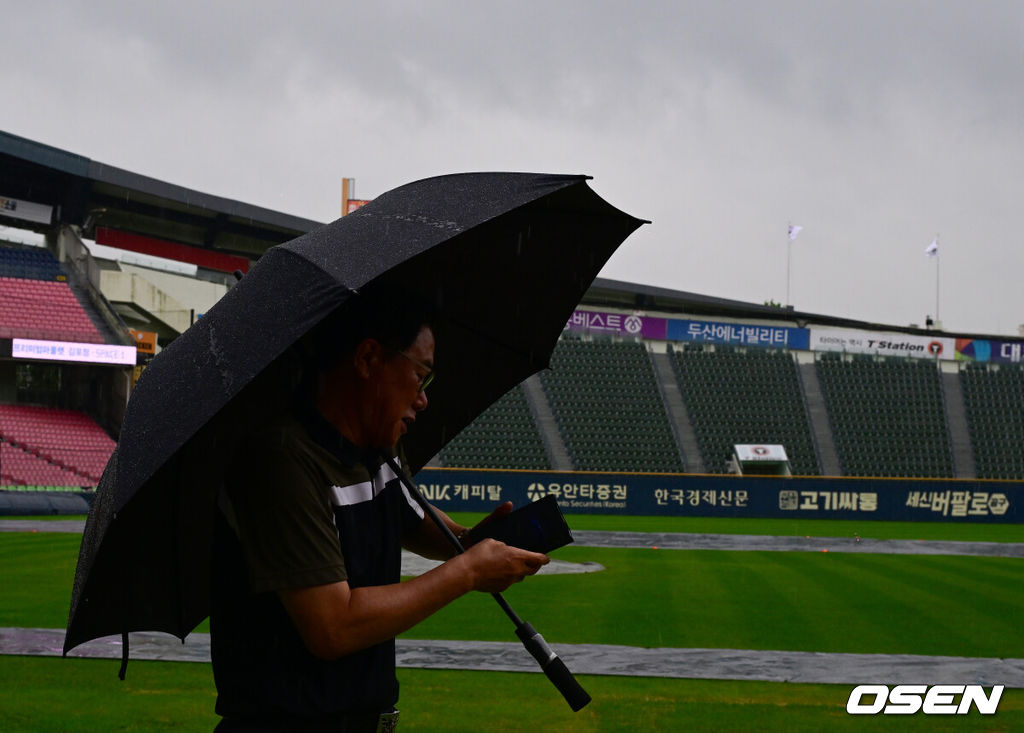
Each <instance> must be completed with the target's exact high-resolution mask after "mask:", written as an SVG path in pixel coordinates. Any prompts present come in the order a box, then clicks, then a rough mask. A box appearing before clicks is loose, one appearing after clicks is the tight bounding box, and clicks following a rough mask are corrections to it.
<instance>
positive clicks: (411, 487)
mask: <svg viewBox="0 0 1024 733" xmlns="http://www.w3.org/2000/svg"><path fill="white" fill-rule="evenodd" d="M384 461H385V462H386V463H387V464H388V467H389V468H391V470H392V471H394V472H395V475H397V476H398V477H399V479H401V481H402V484H403V485H404V486H405V488H406V489H407V490H408V492H409V493H410V494H411V495H412V498H413V499H415V500H416V503H417V504H419V505H420V508H421V509H423V511H424V512H426V513H427V515H428V516H429V517H430V519H431V520H432V521H433V522H434V524H436V525H437V528H438V529H440V530H441V533H442V534H443V535H444V536H445V537H447V538H448V541H449V542H450V543H451V545H452V547H453V548H454V549H455V554H456V555H461V554H462V553H463V552H465V551H466V548H464V547H463V546H462V543H461V542H459V538H458V537H456V536H455V534H454V533H453V532H452V531H451V529H450V528H449V527H448V525H447V524H445V523H444V520H443V519H441V517H440V516H438V514H437V512H436V511H434V507H432V506H430V502H428V501H427V500H426V499H425V498H424V497H423V494H421V493H420V490H419V487H417V486H416V485H415V484H413V482H412V481H410V480H409V479H408V478H406V475H405V472H404V471H403V470H402V469H401V468H400V467H399V466H398V464H397V463H396V462H395V459H394V458H392V457H391V456H385V458H384ZM491 595H492V596H494V600H495V601H497V602H498V605H499V606H501V610H502V611H504V612H505V615H506V616H508V617H509V619H511V620H512V623H513V624H515V626H516V629H520V628H522V627H523V625H524V621H523V620H522V619H521V618H519V615H518V614H517V613H516V612H515V611H514V610H512V606H510V605H508V601H506V600H505V598H504V597H503V596H502V595H501V593H492V594H491Z"/></svg>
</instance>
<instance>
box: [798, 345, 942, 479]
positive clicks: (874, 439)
mask: <svg viewBox="0 0 1024 733" xmlns="http://www.w3.org/2000/svg"><path fill="white" fill-rule="evenodd" d="M815 366H816V369H817V372H818V379H819V380H820V382H821V388H822V393H823V395H824V397H825V403H826V406H827V409H828V414H829V422H830V424H831V426H832V433H833V437H834V439H835V445H836V451H837V453H838V454H839V462H840V465H841V466H842V471H843V474H844V475H846V476H872V475H874V476H915V477H925V478H952V477H953V457H952V451H951V448H950V436H949V428H948V426H947V424H946V413H945V408H944V401H943V393H942V383H941V380H940V374H939V370H938V368H937V366H936V364H935V362H933V361H931V360H929V359H915V358H909V357H896V358H882V357H875V356H868V355H854V356H852V357H843V356H842V355H839V354H822V355H820V356H819V358H818V359H817V360H816V364H815Z"/></svg>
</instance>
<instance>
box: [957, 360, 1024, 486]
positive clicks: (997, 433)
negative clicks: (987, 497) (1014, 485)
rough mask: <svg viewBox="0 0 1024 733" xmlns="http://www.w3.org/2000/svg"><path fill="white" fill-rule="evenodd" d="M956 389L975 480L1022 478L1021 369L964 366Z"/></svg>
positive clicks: (1023, 404)
mask: <svg viewBox="0 0 1024 733" xmlns="http://www.w3.org/2000/svg"><path fill="white" fill-rule="evenodd" d="M960 385H961V387H962V389H963V394H964V405H965V407H966V409H967V427H968V431H969V433H970V436H971V447H972V448H973V450H974V463H975V468H976V470H977V474H978V478H992V479H1020V478H1024V367H1022V366H1021V365H1016V364H1013V365H1011V364H1000V365H998V366H988V365H985V364H973V363H972V364H968V365H966V366H965V367H964V368H962V369H961V370H960Z"/></svg>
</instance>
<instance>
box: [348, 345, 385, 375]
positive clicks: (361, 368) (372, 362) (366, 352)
mask: <svg viewBox="0 0 1024 733" xmlns="http://www.w3.org/2000/svg"><path fill="white" fill-rule="evenodd" d="M383 359H384V347H383V346H382V345H381V343H380V342H379V341H378V340H377V339H372V338H367V339H363V340H362V341H360V342H359V343H358V344H357V345H356V350H355V354H354V355H353V357H352V360H353V363H354V364H355V368H356V374H358V375H359V376H360V377H363V378H364V379H365V378H368V377H369V376H370V374H371V373H372V372H373V369H374V368H375V367H376V365H377V364H379V363H380V362H381V361H383Z"/></svg>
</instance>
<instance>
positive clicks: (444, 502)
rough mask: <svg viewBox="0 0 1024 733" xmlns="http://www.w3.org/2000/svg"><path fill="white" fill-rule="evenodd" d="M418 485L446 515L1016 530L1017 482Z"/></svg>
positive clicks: (647, 480) (546, 478)
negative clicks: (529, 512)
mask: <svg viewBox="0 0 1024 733" xmlns="http://www.w3.org/2000/svg"><path fill="white" fill-rule="evenodd" d="M416 481H417V483H418V484H419V486H420V489H421V490H422V491H423V493H424V494H425V495H426V496H427V498H428V499H429V500H430V501H431V502H432V503H433V504H434V505H435V506H437V507H438V508H439V509H442V510H444V511H468V512H487V511H490V510H491V509H493V508H494V505H495V503H497V502H502V501H507V500H511V501H512V502H513V503H514V504H515V505H516V506H521V505H523V504H525V503H527V502H529V501H534V500H536V499H539V498H541V497H543V496H546V495H548V494H552V495H554V496H555V497H556V498H557V499H558V503H559V505H560V506H561V507H562V511H563V512H565V513H567V514H622V515H648V516H650V515H655V516H690V517H757V518H775V519H879V520H899V521H929V522H931V521H942V522H1008V523H1009V522H1021V521H1024V510H1022V509H1021V508H1020V507H1021V505H1022V504H1024V481H984V480H977V481H960V480H940V479H865V478H818V477H807V478H800V477H794V478H767V477H737V476H710V475H700V476H695V475H682V474H629V473H590V472H583V471H571V472H559V471H504V470H488V469H462V468H424V469H423V470H421V471H420V472H419V473H418V474H416Z"/></svg>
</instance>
